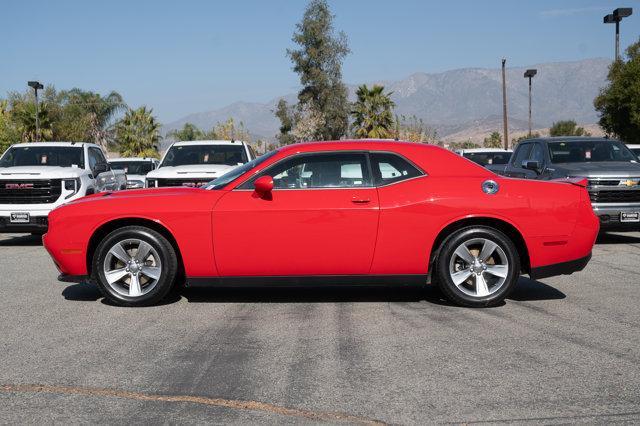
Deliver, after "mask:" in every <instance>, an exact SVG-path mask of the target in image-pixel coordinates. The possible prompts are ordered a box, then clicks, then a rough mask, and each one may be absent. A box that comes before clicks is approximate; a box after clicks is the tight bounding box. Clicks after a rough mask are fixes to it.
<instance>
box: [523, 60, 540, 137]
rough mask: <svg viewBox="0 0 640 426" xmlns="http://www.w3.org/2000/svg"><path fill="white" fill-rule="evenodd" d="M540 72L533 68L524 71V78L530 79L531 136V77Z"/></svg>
mask: <svg viewBox="0 0 640 426" xmlns="http://www.w3.org/2000/svg"><path fill="white" fill-rule="evenodd" d="M537 73H538V70H535V69H531V70H526V71H525V72H524V78H528V79H529V137H531V79H533V76H535V75H536V74H537Z"/></svg>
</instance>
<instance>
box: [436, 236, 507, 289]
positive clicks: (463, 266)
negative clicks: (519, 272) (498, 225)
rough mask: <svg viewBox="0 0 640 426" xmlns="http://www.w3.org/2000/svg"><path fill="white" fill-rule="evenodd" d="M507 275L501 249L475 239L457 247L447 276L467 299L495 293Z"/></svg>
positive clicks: (482, 239)
mask: <svg viewBox="0 0 640 426" xmlns="http://www.w3.org/2000/svg"><path fill="white" fill-rule="evenodd" d="M508 275H509V261H508V259H507V255H506V254H505V252H504V250H502V248H501V247H500V246H499V245H498V244H496V243H495V242H493V241H491V240H488V239H486V238H474V239H470V240H467V241H465V242H463V243H462V244H460V245H459V246H458V247H457V248H456V250H455V252H454V254H453V256H451V261H450V262H449V276H450V277H451V280H452V281H453V283H454V284H455V286H456V287H457V288H458V289H459V290H460V291H462V292H463V293H465V294H466V295H468V296H472V297H478V298H480V297H486V296H489V295H491V294H493V293H495V292H497V291H498V290H499V289H500V287H502V285H503V284H504V283H505V281H506V280H507V276H508Z"/></svg>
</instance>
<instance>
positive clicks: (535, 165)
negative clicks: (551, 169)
mask: <svg viewBox="0 0 640 426" xmlns="http://www.w3.org/2000/svg"><path fill="white" fill-rule="evenodd" d="M522 168H523V169H527V170H533V171H534V172H536V173H538V174H540V171H541V170H540V169H541V168H542V166H541V165H540V162H539V161H536V160H524V161H523V162H522Z"/></svg>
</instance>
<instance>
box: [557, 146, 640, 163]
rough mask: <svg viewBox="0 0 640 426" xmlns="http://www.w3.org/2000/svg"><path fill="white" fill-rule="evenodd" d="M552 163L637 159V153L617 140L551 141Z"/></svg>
mask: <svg viewBox="0 0 640 426" xmlns="http://www.w3.org/2000/svg"><path fill="white" fill-rule="evenodd" d="M549 155H550V156H551V162H552V163H594V162H601V161H637V160H636V157H635V155H633V153H632V152H631V151H630V150H629V148H627V147H626V146H625V145H623V144H622V143H620V142H617V141H586V140H585V141H578V142H549Z"/></svg>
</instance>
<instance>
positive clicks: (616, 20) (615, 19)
mask: <svg viewBox="0 0 640 426" xmlns="http://www.w3.org/2000/svg"><path fill="white" fill-rule="evenodd" d="M632 13H633V9H632V8H630V7H619V8H617V9H616V10H614V11H613V13H610V14H609V15H606V16H605V17H604V18H602V22H604V23H605V24H616V61H617V60H618V59H620V21H622V18H626V17H627V16H631V14H632Z"/></svg>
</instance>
